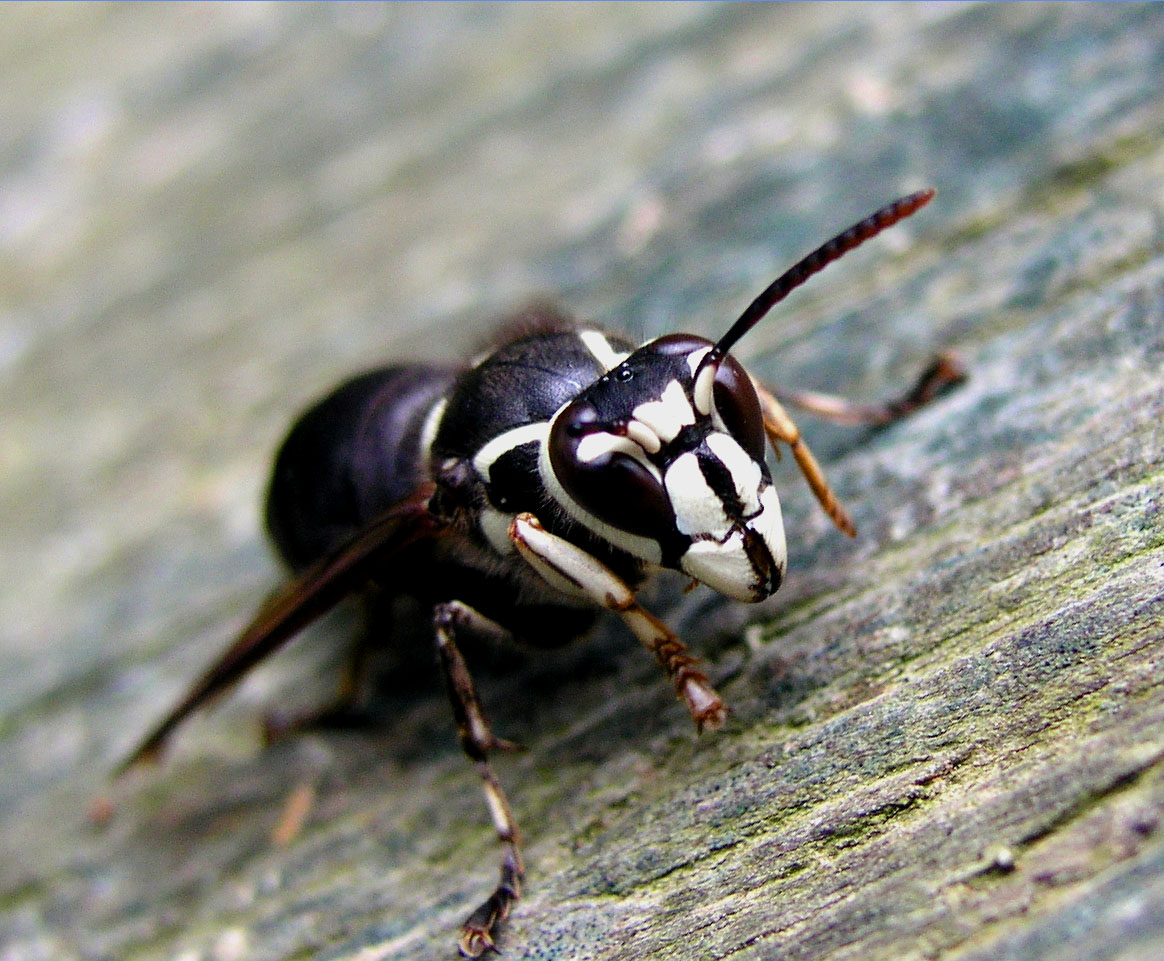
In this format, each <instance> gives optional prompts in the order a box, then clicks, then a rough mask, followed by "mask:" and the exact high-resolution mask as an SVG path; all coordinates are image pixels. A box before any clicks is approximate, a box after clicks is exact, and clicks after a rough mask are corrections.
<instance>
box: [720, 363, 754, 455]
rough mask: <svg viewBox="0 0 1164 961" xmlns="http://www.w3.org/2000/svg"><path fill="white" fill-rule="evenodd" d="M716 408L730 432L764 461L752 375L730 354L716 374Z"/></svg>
mask: <svg viewBox="0 0 1164 961" xmlns="http://www.w3.org/2000/svg"><path fill="white" fill-rule="evenodd" d="M713 396H714V398H715V409H716V411H717V412H718V413H719V416H720V419H721V420H722V421H723V423H724V427H726V428H727V431H728V433H729V434H731V435H732V437H734V438H735V439H736V440H737V441H738V442H739V444H740V446H741V447H742V448H743V449H744V450H745V451H747V452H748V453H749V454H751V455H752V457H753V458H754V459H755V460H757V461H761V462H762V461H763V460H764V447H765V438H764V415H763V414H762V413H761V412H760V399H759V398H758V397H757V396H756V388H755V387H753V386H752V378H751V377H749V376H748V373H747V371H745V370H744V368H743V367H741V366H740V364H739V362H738V361H737V360H736V359H735V358H734V357H732V356H731V355H730V354H729V355H728V356H726V357H725V358H724V359H723V362H722V363H721V364H720V365H719V370H717V371H716V374H715V389H714V391H713Z"/></svg>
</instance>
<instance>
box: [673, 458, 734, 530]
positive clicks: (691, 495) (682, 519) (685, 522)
mask: <svg viewBox="0 0 1164 961" xmlns="http://www.w3.org/2000/svg"><path fill="white" fill-rule="evenodd" d="M666 487H667V496H668V497H669V498H670V499H671V507H672V508H673V509H674V511H675V526H676V527H677V528H679V533H681V534H686V535H688V536H693V535H696V534H710V535H711V536H712V537H715V538H717V539H722V538H723V537H724V536H725V535H726V534H727V532H728V531H729V530H730V529H731V522H730V521H729V520H728V517H727V514H725V513H724V510H723V504H722V503H721V502H720V499H719V498H718V497H717V496H716V495H715V491H713V490H712V489H711V488H710V487H709V486H708V484H707V481H706V479H705V478H704V476H703V471H701V470H700V469H699V459H698V458H697V457H696V456H695V454H693V453H692V452H691V451H688V452H687V453H686V454H680V455H679V456H678V457H677V458H675V460H674V462H673V463H672V464H671V466H670V467H668V468H667V479H666Z"/></svg>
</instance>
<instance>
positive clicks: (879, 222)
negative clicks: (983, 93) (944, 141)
mask: <svg viewBox="0 0 1164 961" xmlns="http://www.w3.org/2000/svg"><path fill="white" fill-rule="evenodd" d="M936 193H937V191H936V190H934V189H933V188H932V187H930V188H928V189H926V190H919V191H918V192H917V193H913V194H910V195H909V196H908V197H902V198H901V199H900V200H895V201H894V202H893V203H891V204H886V205H885V206H884V207H882V208H881V209H880V210H878V211H877V212H876V213H873V214H870V215H869V216H868V217H866V218H865V219H864V220H862V221H861V222H860V223H856V224H853V226H852V227H850V228H849V229H848V230H845V231H842V232H841V233H839V234H837V235H836V236H835V237H834V238H833V239H832V240H830V241H828V242H827V243H824V244H821V245H820V246H819V247H817V248H816V250H814V251H813V252H812V253H811V254H809V255H808V256H807V257H805V258H804V259H803V260H801V261H800V262H799V263H798V264H796V265H795V266H794V267H790V268H789V269H788V270H786V271H785V272H784V273H783V274H781V275H780V276H779V277H777V278H776V279H775V280H774V281H772V283H771V284H769V285H768V287H767V288H766V289H765V290H764V292H763V293H761V294H760V296H759V297H757V298H756V299H755V300H753V301H752V302H751V303H750V304H749V305H748V308H747V310H745V311H744V312H743V313H742V314H740V319H739V320H737V321H736V322H735V323H734V324H732V325H731V327H730V328H729V329H728V332H727V333H726V334H724V335H723V336H722V337H721V338H720V339H719V341H718V342H717V343H716V344H715V346H714V347H712V348H711V350H709V351H708V352H707V354H706V355H705V356H704V358H703V360H702V362H701V363H700V364H699V369H698V370H697V371H696V372H695V380H696V382H698V381H699V375H700V374H701V373H702V372H703V369H704V368H705V367H711V368H712V369H715V368H718V367H719V365H720V363H721V362H722V361H723V358H724V355H726V354H727V352H728V351H729V350H731V349H732V347H734V346H735V345H736V343H737V342H738V341H739V339H740V338H741V337H743V336H744V334H746V333H747V332H748V331H749V330H751V329H752V328H753V327H755V326H756V324H758V323H759V322H760V321H761V320H762V319H763V318H764V315H765V314H767V313H768V311H770V310H771V309H772V308H773V307H775V306H776V305H777V304H778V303H780V301H782V300H783V299H784V298H785V297H787V296H788V295H789V294H790V293H792V291H794V290H795V289H796V288H797V287H799V286H800V285H801V284H803V283H804V282H805V281H806V280H808V278H809V277H811V276H812V275H813V274H816V273H819V272H820V271H822V270H824V269H825V267H827V266H828V265H829V264H831V263H832V262H833V261H834V260H837V259H839V258H840V257H842V256H844V255H845V254H847V253H848V252H849V251H850V250H853V249H854V248H856V247H859V246H861V244H863V243H864V242H865V241H866V240H869V239H870V238H871V237H876V236H877V235H878V234H879V233H881V231H883V230H885V229H886V228H888V227H892V226H893V225H894V224H895V223H897V222H898V221H899V220H904V219H905V218H906V217H908V216H910V215H911V214H915V213H917V212H918V211H919V210H921V209H922V207H924V206H925V205H926V204H928V203H929V202H930V201H931V200H933V199H934V195H935V194H936Z"/></svg>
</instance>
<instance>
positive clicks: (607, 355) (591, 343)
mask: <svg viewBox="0 0 1164 961" xmlns="http://www.w3.org/2000/svg"><path fill="white" fill-rule="evenodd" d="M578 339H579V340H580V341H582V344H583V346H585V348H586V349H587V350H588V351H590V353H591V354H592V355H593V356H594V359H595V360H596V361H598V363H600V364H601V365H602V369H603V370H614V368H615V367H617V366H618V365H619V364H621V363H622V362H623V361H624V360H626V359H627V357H629V356H630V355H629V354H626V353H623V352H622V351H617V350H615V349H614V348H613V347H611V346H610V341H609V340H607V339H606V335H605V334H604V333H602V331H600V330H580V331H578Z"/></svg>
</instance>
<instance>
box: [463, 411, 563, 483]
mask: <svg viewBox="0 0 1164 961" xmlns="http://www.w3.org/2000/svg"><path fill="white" fill-rule="evenodd" d="M549 433H550V425H549V424H548V423H546V422H545V421H539V422H538V423H536V424H523V425H522V426H521V427H514V428H512V429H511V430H507V431H506V432H505V433H504V434H498V435H497V436H496V437H494V438H493V440H491V441H489V442H488V443H487V444H485V445H483V446H482V448H481V449H480V450H479V451H477V453H476V454H475V455H474V457H473V467H474V468H475V469H476V471H477V474H478V475H479V476H480V477H481V479H482V480H484V481H486V482H487V481H488V480H489V469H490V468H491V467H492V466H493V464H494V462H495V461H496V460H497V459H498V458H499V457H501V456H502V455H503V454H507V453H509V452H510V451H511V450H515V449H516V448H518V447H520V446H521V445H522V444H529V443H532V442H533V441H537V442H538V444H539V445H540V446H541V447H545V443H546V438H547V437H548V436H549Z"/></svg>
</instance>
